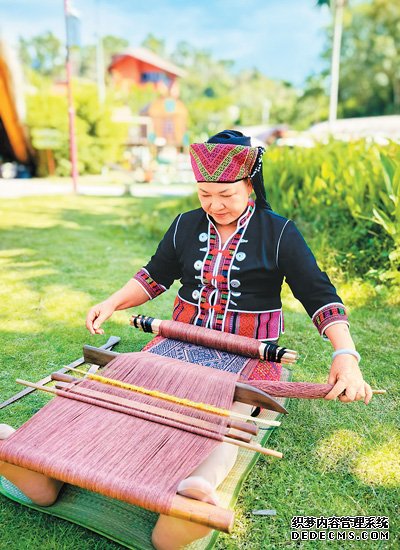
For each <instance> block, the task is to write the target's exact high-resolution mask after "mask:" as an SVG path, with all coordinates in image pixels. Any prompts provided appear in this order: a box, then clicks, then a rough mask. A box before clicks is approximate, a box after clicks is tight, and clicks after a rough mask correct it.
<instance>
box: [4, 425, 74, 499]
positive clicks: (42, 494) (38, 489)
mask: <svg viewBox="0 0 400 550" xmlns="http://www.w3.org/2000/svg"><path fill="white" fill-rule="evenodd" d="M14 432H15V430H14V429H13V428H12V427H11V426H8V425H7V424H0V445H1V440H2V439H7V437H9V436H10V435H11V434H12V433H14ZM0 476H4V477H5V478H7V479H8V481H11V483H13V484H14V485H15V486H16V487H18V489H20V490H21V491H22V492H23V493H24V495H26V496H27V497H28V498H30V499H31V500H32V501H33V502H34V503H35V504H38V505H39V506H51V505H52V504H53V503H54V502H55V500H56V499H57V496H58V493H59V492H60V489H61V487H62V486H63V483H62V482H61V481H57V480H55V479H53V478H51V477H47V476H45V475H43V474H39V473H38V472H33V471H32V470H28V469H26V468H20V467H19V466H14V465H13V464H9V463H8V462H3V461H2V460H0Z"/></svg>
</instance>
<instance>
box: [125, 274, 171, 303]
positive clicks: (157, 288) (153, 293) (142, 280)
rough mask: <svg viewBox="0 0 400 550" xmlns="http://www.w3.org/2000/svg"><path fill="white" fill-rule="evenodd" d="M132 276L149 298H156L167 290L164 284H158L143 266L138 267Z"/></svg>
mask: <svg viewBox="0 0 400 550" xmlns="http://www.w3.org/2000/svg"><path fill="white" fill-rule="evenodd" d="M133 278H134V279H135V280H136V281H137V282H138V283H139V284H140V285H141V287H142V288H143V290H144V291H145V292H146V294H147V295H148V296H149V298H150V299H153V298H156V297H157V296H159V295H160V294H162V293H163V292H165V291H166V290H167V289H166V288H165V286H163V285H160V284H159V283H157V282H156V281H155V280H154V279H152V277H151V276H150V274H149V272H148V271H146V270H145V269H143V268H142V269H140V270H139V271H138V272H137V273H136V275H134V277H133Z"/></svg>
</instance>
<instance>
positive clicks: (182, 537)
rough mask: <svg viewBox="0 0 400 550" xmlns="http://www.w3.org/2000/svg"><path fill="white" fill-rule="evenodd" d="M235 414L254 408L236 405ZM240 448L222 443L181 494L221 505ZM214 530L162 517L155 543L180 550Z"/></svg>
mask: <svg viewBox="0 0 400 550" xmlns="http://www.w3.org/2000/svg"><path fill="white" fill-rule="evenodd" d="M232 410H234V411H236V412H240V413H242V414H250V412H251V410H252V407H251V406H250V405H245V404H243V403H238V402H234V404H233V406H232ZM238 450H239V448H238V447H237V446H235V445H231V444H229V443H221V444H220V445H218V447H216V448H215V449H214V450H213V452H212V453H211V454H210V455H209V456H208V457H207V458H206V459H205V460H204V462H202V463H201V464H200V465H199V466H198V467H197V468H196V469H195V470H194V471H193V472H192V474H191V475H190V476H189V477H188V478H187V479H185V480H183V481H182V482H181V483H180V484H179V486H178V493H179V494H181V495H184V496H187V497H191V498H194V499H196V500H204V501H206V502H210V503H212V504H218V500H217V497H216V494H215V491H214V489H215V488H216V487H218V485H220V483H222V481H223V480H224V479H225V478H226V476H227V475H228V473H229V472H230V471H231V469H232V467H233V465H234V464H235V462H236V457H237V454H238ZM210 531H212V529H210V528H209V527H205V526H203V525H198V524H196V523H193V522H191V521H185V520H182V519H177V518H173V517H171V516H165V515H160V517H159V518H158V521H157V523H156V525H155V527H154V530H153V534H152V542H153V545H154V546H155V548H156V549H157V550H178V549H180V548H183V547H184V546H186V545H187V544H190V543H191V542H193V541H194V540H197V539H200V538H203V537H205V536H207V535H208V534H209V533H210Z"/></svg>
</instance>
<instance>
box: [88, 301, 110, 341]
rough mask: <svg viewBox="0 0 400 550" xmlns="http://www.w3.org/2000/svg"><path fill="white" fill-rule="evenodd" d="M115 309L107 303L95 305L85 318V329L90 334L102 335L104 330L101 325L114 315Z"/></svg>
mask: <svg viewBox="0 0 400 550" xmlns="http://www.w3.org/2000/svg"><path fill="white" fill-rule="evenodd" d="M114 311H115V307H114V305H113V304H111V303H110V302H108V301H107V300H106V301H105V302H100V304H96V305H95V306H93V307H92V308H91V309H89V312H88V314H87V316H86V328H87V329H88V331H89V332H90V334H104V330H103V329H102V328H100V327H101V325H102V324H103V323H104V321H106V320H107V319H108V318H109V317H111V315H112V314H113V313H114Z"/></svg>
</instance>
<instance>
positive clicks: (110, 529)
mask: <svg viewBox="0 0 400 550" xmlns="http://www.w3.org/2000/svg"><path fill="white" fill-rule="evenodd" d="M289 378H290V371H288V370H286V369H282V373H281V380H289ZM278 401H280V402H281V403H282V404H284V402H285V400H284V399H278ZM279 416H280V415H279V414H277V413H274V412H271V411H268V412H266V411H263V412H262V413H261V415H260V417H261V418H267V419H270V420H275V419H277V418H278V417H279ZM273 429H274V428H272V429H260V432H259V434H258V436H257V437H256V438H253V439H254V441H257V442H259V443H262V444H265V442H266V441H267V440H268V438H269V437H270V435H271V433H272V431H273ZM258 457H259V455H258V453H253V452H251V451H247V450H245V449H239V453H238V458H237V460H236V463H235V466H234V467H233V469H232V470H231V472H230V473H229V475H228V477H227V478H226V479H225V480H224V481H223V483H222V484H221V485H220V486H219V487H218V490H217V493H218V497H219V499H220V503H221V506H222V507H223V508H233V507H234V505H235V503H236V500H237V498H238V496H239V492H240V489H241V487H242V485H243V483H244V481H245V479H246V478H247V476H248V474H249V473H250V471H251V470H252V468H253V466H254V465H255V463H256V462H257V460H258ZM271 464H272V461H271ZM268 465H269V463H268ZM0 494H2V495H4V496H6V497H8V498H10V499H12V500H14V501H16V502H18V503H20V504H23V505H25V506H28V507H29V508H33V509H35V510H39V511H40V512H43V513H46V514H50V515H52V516H56V517H59V518H62V519H65V520H68V521H70V522H72V523H76V524H78V525H81V526H83V527H86V528H88V529H90V530H91V531H94V532H95V533H98V534H100V535H103V536H105V537H107V538H108V539H110V540H113V541H114V542H117V543H119V544H120V545H121V546H124V547H126V548H132V549H134V550H154V547H153V545H152V543H151V532H152V530H153V527H154V525H155V523H156V521H157V517H158V515H157V514H155V513H153V512H149V511H147V510H144V509H143V508H139V507H137V506H132V505H130V504H125V503H124V502H120V501H117V500H114V499H111V498H108V497H105V496H102V495H99V494H97V493H92V492H90V491H86V490H84V489H80V488H78V487H74V486H72V485H67V484H65V485H64V487H63V489H62V491H61V493H60V496H59V498H58V499H57V501H56V502H55V504H53V505H52V506H49V507H47V508H43V507H41V506H36V505H35V504H33V503H32V502H31V501H30V500H29V499H28V498H27V497H25V495H23V493H21V491H19V490H18V489H17V488H16V487H15V486H14V485H13V484H12V483H10V482H9V481H8V480H6V479H5V478H0ZM218 534H219V532H218V531H213V532H211V533H210V535H209V536H208V537H205V538H203V539H201V540H200V541H197V542H194V543H193V544H191V545H189V546H187V547H186V548H187V550H211V549H212V548H213V546H214V545H215V542H216V540H217V538H218Z"/></svg>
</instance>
